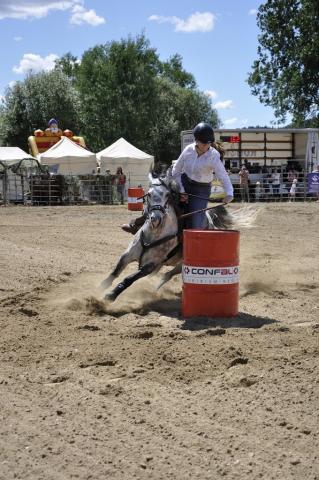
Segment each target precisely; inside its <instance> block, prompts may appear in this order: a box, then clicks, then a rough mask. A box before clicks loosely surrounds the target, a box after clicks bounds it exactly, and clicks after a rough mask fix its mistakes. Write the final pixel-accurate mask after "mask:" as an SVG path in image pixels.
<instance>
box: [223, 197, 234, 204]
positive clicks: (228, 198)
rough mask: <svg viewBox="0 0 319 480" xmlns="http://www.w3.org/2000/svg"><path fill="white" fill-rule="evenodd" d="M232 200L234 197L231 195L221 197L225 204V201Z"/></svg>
mask: <svg viewBox="0 0 319 480" xmlns="http://www.w3.org/2000/svg"><path fill="white" fill-rule="evenodd" d="M233 200H234V197H232V196H231V195H226V197H224V198H223V203H224V204H225V205H227V203H230V202H231V201H233Z"/></svg>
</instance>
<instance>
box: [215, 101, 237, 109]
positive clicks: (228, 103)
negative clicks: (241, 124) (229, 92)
mask: <svg viewBox="0 0 319 480" xmlns="http://www.w3.org/2000/svg"><path fill="white" fill-rule="evenodd" d="M214 108H217V109H219V110H226V109H228V108H234V102H233V101H232V100H225V101H224V102H217V103H215V104H214Z"/></svg>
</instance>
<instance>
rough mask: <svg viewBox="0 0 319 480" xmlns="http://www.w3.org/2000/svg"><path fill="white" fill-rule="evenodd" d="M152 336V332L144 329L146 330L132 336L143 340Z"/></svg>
mask: <svg viewBox="0 0 319 480" xmlns="http://www.w3.org/2000/svg"><path fill="white" fill-rule="evenodd" d="M153 336H154V333H153V332H150V331H146V332H139V333H136V334H135V335H134V336H133V337H134V338H141V339H143V340H149V339H150V338H152V337H153Z"/></svg>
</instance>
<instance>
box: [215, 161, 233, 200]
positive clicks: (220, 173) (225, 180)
mask: <svg viewBox="0 0 319 480" xmlns="http://www.w3.org/2000/svg"><path fill="white" fill-rule="evenodd" d="M214 171H215V176H216V178H218V180H220V182H221V183H222V185H223V188H224V190H225V193H226V197H234V188H233V185H232V183H231V181H230V178H229V175H228V173H227V172H226V169H225V167H224V165H223V163H222V161H221V160H220V158H217V157H215V158H214Z"/></svg>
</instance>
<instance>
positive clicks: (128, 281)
mask: <svg viewBox="0 0 319 480" xmlns="http://www.w3.org/2000/svg"><path fill="white" fill-rule="evenodd" d="M157 268H158V265H157V264H155V263H153V262H149V263H146V264H145V265H143V267H141V268H140V269H139V270H138V271H137V272H135V273H133V274H132V275H129V276H128V277H126V278H124V280H123V281H122V282H121V283H119V284H118V285H117V286H116V287H115V288H114V290H112V292H110V293H108V294H106V295H105V299H106V300H111V301H113V300H115V299H116V297H118V296H119V295H120V293H122V292H123V291H124V290H126V289H127V288H128V287H129V286H131V285H132V283H134V282H136V280H138V279H139V278H142V277H145V276H146V275H149V274H150V273H153V272H154V270H156V269H157Z"/></svg>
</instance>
